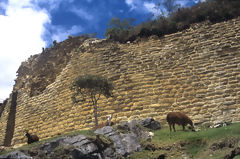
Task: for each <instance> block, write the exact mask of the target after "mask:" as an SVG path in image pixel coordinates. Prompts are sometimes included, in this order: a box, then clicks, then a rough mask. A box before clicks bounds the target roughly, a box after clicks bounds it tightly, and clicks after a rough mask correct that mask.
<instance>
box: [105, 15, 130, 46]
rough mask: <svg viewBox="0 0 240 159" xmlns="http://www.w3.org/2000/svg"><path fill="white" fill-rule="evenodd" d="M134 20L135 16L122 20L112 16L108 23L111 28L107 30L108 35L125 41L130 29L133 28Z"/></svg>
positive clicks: (109, 37) (110, 37)
mask: <svg viewBox="0 0 240 159" xmlns="http://www.w3.org/2000/svg"><path fill="white" fill-rule="evenodd" d="M133 22H134V19H133V18H129V19H123V20H122V21H121V20H120V18H112V19H111V20H110V21H109V22H108V24H107V26H108V27H109V28H108V29H107V30H106V32H105V35H106V37H107V38H108V39H113V40H118V41H122V42H123V41H124V40H125V38H126V37H127V36H128V33H129V30H130V29H132V27H133V24H132V23H133Z"/></svg>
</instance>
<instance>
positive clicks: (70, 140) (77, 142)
mask: <svg viewBox="0 0 240 159" xmlns="http://www.w3.org/2000/svg"><path fill="white" fill-rule="evenodd" d="M89 143H91V141H90V140H89V139H87V138H86V137H85V136H84V135H77V136H72V137H66V138H64V139H63V141H62V144H66V145H72V146H75V147H81V146H82V145H85V144H89Z"/></svg>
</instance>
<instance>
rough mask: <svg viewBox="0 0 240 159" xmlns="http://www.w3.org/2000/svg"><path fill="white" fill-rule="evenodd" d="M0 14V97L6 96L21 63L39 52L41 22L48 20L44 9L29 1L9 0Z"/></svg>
mask: <svg viewBox="0 0 240 159" xmlns="http://www.w3.org/2000/svg"><path fill="white" fill-rule="evenodd" d="M1 6H5V15H0V24H1V25H0V35H1V36H0V44H1V47H0V68H1V75H0V98H1V99H4V98H7V97H9V94H10V93H11V91H12V87H13V84H14V79H15V78H16V71H17V69H18V67H19V66H20V64H21V62H22V61H24V60H26V59H27V58H28V57H29V56H30V55H32V54H36V53H39V52H41V50H42V47H44V46H45V45H46V44H45V42H44V41H43V40H42V39H41V36H42V34H43V32H44V31H45V28H44V24H45V23H50V19H49V16H48V14H47V12H46V11H45V10H35V9H34V6H33V4H32V3H31V1H30V0H21V1H19V0H9V1H8V4H1Z"/></svg>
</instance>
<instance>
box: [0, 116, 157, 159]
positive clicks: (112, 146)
mask: <svg viewBox="0 0 240 159" xmlns="http://www.w3.org/2000/svg"><path fill="white" fill-rule="evenodd" d="M149 121H155V120H154V119H151V120H149ZM139 123H142V121H136V120H131V121H129V122H123V123H120V124H119V126H117V129H115V128H114V127H113V126H105V127H102V128H99V129H97V130H96V131H95V132H94V133H95V136H91V137H89V136H84V135H76V136H65V137H60V138H57V139H54V140H52V141H50V142H48V143H44V144H41V145H39V146H37V147H34V148H32V149H29V150H17V151H14V152H11V153H8V154H5V155H2V156H0V158H14V159H23V158H24V159H25V158H26V159H30V158H36V159H38V158H47V159H48V158H64V159H66V158H69V159H79V158H86V159H118V158H121V157H127V156H128V155H130V154H133V153H134V152H138V151H142V150H143V149H144V148H143V147H142V145H141V144H140V141H145V140H148V139H149V138H150V136H149V135H148V134H149V132H148V131H146V130H144V129H143V127H142V126H141V125H140V124H139ZM154 123H155V122H154ZM159 125H160V123H159Z"/></svg>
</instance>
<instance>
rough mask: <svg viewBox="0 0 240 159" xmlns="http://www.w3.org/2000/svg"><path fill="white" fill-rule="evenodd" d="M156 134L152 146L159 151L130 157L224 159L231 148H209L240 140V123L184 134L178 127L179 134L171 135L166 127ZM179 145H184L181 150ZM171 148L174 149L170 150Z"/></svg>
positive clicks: (149, 151) (142, 158)
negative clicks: (216, 144)
mask: <svg viewBox="0 0 240 159" xmlns="http://www.w3.org/2000/svg"><path fill="white" fill-rule="evenodd" d="M154 134H155V136H154V137H153V139H152V141H151V143H150V144H152V145H154V146H155V147H156V148H158V149H157V150H155V151H152V150H145V151H143V152H138V153H135V154H134V155H132V156H131V157H130V158H131V159H147V158H157V157H158V156H159V155H160V154H165V155H166V156H167V158H183V156H188V158H194V159H198V158H199V159H202V158H208V159H219V158H223V156H224V155H226V153H229V152H231V150H232V149H231V148H223V149H219V150H216V151H212V150H210V149H209V147H210V146H211V145H212V144H213V143H218V142H219V141H222V140H224V139H227V138H236V140H238V139H239V140H240V123H235V124H232V125H229V126H226V127H221V128H214V129H211V128H201V131H199V132H192V131H186V132H184V131H182V130H181V127H177V132H172V133H170V132H169V129H168V127H164V128H163V129H161V130H157V131H155V132H154ZM145 144H148V143H145ZM179 145H182V146H181V148H179ZM169 147H170V148H172V149H171V150H168V148H169ZM235 158H236V159H237V158H240V157H235ZM235 158H234V159H235Z"/></svg>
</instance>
